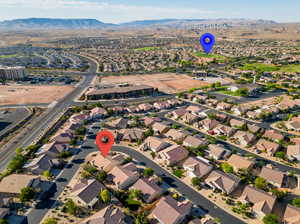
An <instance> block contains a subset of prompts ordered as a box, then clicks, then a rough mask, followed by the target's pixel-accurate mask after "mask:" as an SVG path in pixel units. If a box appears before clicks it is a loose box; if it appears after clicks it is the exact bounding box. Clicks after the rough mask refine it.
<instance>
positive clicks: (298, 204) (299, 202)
mask: <svg viewBox="0 0 300 224" xmlns="http://www.w3.org/2000/svg"><path fill="white" fill-rule="evenodd" d="M292 205H294V206H296V207H298V208H300V198H294V199H293V201H292Z"/></svg>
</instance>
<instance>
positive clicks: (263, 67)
mask: <svg viewBox="0 0 300 224" xmlns="http://www.w3.org/2000/svg"><path fill="white" fill-rule="evenodd" d="M240 69H242V70H244V71H247V70H251V71H259V72H274V71H278V70H279V69H280V67H278V66H276V65H269V64H262V63H253V64H245V65H243V66H242V67H240Z"/></svg>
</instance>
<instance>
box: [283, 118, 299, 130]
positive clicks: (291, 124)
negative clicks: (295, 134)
mask: <svg viewBox="0 0 300 224" xmlns="http://www.w3.org/2000/svg"><path fill="white" fill-rule="evenodd" d="M285 126H286V127H287V128H288V129H289V130H293V131H300V121H299V120H297V121H295V120H292V121H288V122H285Z"/></svg>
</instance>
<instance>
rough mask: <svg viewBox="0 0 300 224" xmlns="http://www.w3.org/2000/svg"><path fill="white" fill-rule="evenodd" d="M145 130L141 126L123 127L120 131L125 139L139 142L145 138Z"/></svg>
mask: <svg viewBox="0 0 300 224" xmlns="http://www.w3.org/2000/svg"><path fill="white" fill-rule="evenodd" d="M144 132H145V131H144V130H142V129H140V128H131V129H123V130H121V131H120V133H121V135H122V137H121V138H122V140H123V141H128V142H137V141H139V140H140V141H141V140H143V138H144Z"/></svg>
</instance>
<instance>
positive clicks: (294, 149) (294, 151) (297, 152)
mask: <svg viewBox="0 0 300 224" xmlns="http://www.w3.org/2000/svg"><path fill="white" fill-rule="evenodd" d="M286 154H287V156H289V157H291V156H300V145H289V146H288V147H287V150H286Z"/></svg>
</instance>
